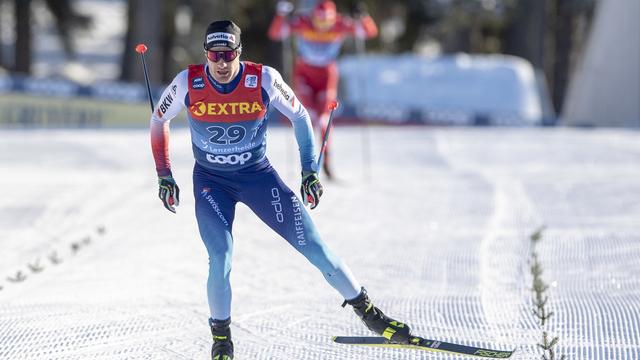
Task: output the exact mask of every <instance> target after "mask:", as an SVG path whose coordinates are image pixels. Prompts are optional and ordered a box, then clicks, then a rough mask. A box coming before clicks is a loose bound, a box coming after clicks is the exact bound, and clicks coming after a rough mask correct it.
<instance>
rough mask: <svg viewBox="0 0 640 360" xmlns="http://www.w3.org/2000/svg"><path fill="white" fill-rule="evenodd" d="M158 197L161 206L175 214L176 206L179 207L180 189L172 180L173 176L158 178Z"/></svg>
mask: <svg viewBox="0 0 640 360" xmlns="http://www.w3.org/2000/svg"><path fill="white" fill-rule="evenodd" d="M158 186H159V190H158V197H159V198H160V200H162V204H163V205H164V207H165V208H167V210H169V211H171V212H172V213H175V212H176V206H178V205H180V188H178V184H176V181H175V180H174V179H173V176H171V175H168V176H160V177H158Z"/></svg>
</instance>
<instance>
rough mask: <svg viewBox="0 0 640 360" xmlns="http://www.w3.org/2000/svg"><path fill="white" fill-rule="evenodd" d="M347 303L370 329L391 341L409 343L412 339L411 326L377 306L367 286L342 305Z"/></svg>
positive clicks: (343, 305)
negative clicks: (369, 294)
mask: <svg viewBox="0 0 640 360" xmlns="http://www.w3.org/2000/svg"><path fill="white" fill-rule="evenodd" d="M347 304H349V305H351V306H353V311H355V313H356V315H358V317H359V318H360V319H361V320H362V322H364V324H365V325H366V326H367V328H369V330H371V331H373V332H375V333H377V334H379V335H382V336H383V337H384V338H386V339H387V340H388V341H389V342H392V343H396V344H408V343H409V342H410V341H411V338H412V335H411V329H410V328H409V326H408V325H407V324H403V323H401V322H399V321H396V320H394V319H392V318H390V317H388V316H386V315H385V314H384V313H383V312H382V311H380V309H378V308H377V307H375V306H374V305H373V303H371V299H369V296H368V295H367V290H365V288H362V290H361V291H360V295H358V296H356V297H355V298H354V299H351V300H345V301H344V303H342V307H345V306H346V305H347Z"/></svg>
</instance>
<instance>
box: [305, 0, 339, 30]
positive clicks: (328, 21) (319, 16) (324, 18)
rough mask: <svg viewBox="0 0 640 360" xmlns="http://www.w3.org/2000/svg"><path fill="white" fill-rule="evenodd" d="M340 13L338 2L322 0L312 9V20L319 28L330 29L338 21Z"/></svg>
mask: <svg viewBox="0 0 640 360" xmlns="http://www.w3.org/2000/svg"><path fill="white" fill-rule="evenodd" d="M337 17H338V13H337V11H336V4H335V3H334V2H333V1H331V0H320V1H318V3H317V4H316V6H315V7H314V8H313V10H312V11H311V22H312V23H313V26H314V27H315V28H316V29H318V30H322V31H325V30H329V29H330V28H331V27H333V25H334V24H335V23H336V18H337Z"/></svg>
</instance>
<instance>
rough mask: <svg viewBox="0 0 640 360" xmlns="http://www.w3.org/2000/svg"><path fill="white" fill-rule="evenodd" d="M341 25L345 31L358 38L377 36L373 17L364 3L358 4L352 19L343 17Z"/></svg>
mask: <svg viewBox="0 0 640 360" xmlns="http://www.w3.org/2000/svg"><path fill="white" fill-rule="evenodd" d="M343 20H344V22H343V24H344V25H343V26H344V28H345V30H346V32H348V33H350V34H351V35H353V36H355V37H357V38H359V39H371V38H374V37H376V36H378V26H377V25H376V22H375V21H373V18H372V17H371V16H370V15H369V13H368V12H367V8H366V5H365V4H364V3H360V4H358V6H357V8H356V11H355V14H354V19H351V18H348V17H347V18H343Z"/></svg>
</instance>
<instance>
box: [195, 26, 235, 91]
mask: <svg viewBox="0 0 640 360" xmlns="http://www.w3.org/2000/svg"><path fill="white" fill-rule="evenodd" d="M241 33H242V31H241V30H240V27H239V26H238V25H236V24H235V23H234V22H233V21H230V20H220V21H214V22H212V23H211V24H209V26H208V27H207V32H206V34H205V39H204V51H205V53H206V55H207V64H208V65H209V73H210V74H211V76H213V78H214V79H215V80H216V81H217V82H219V83H223V84H226V83H228V82H231V80H233V78H234V77H235V76H236V75H237V74H238V72H239V71H240V53H241V52H242V42H241V41H240V35H241Z"/></svg>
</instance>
